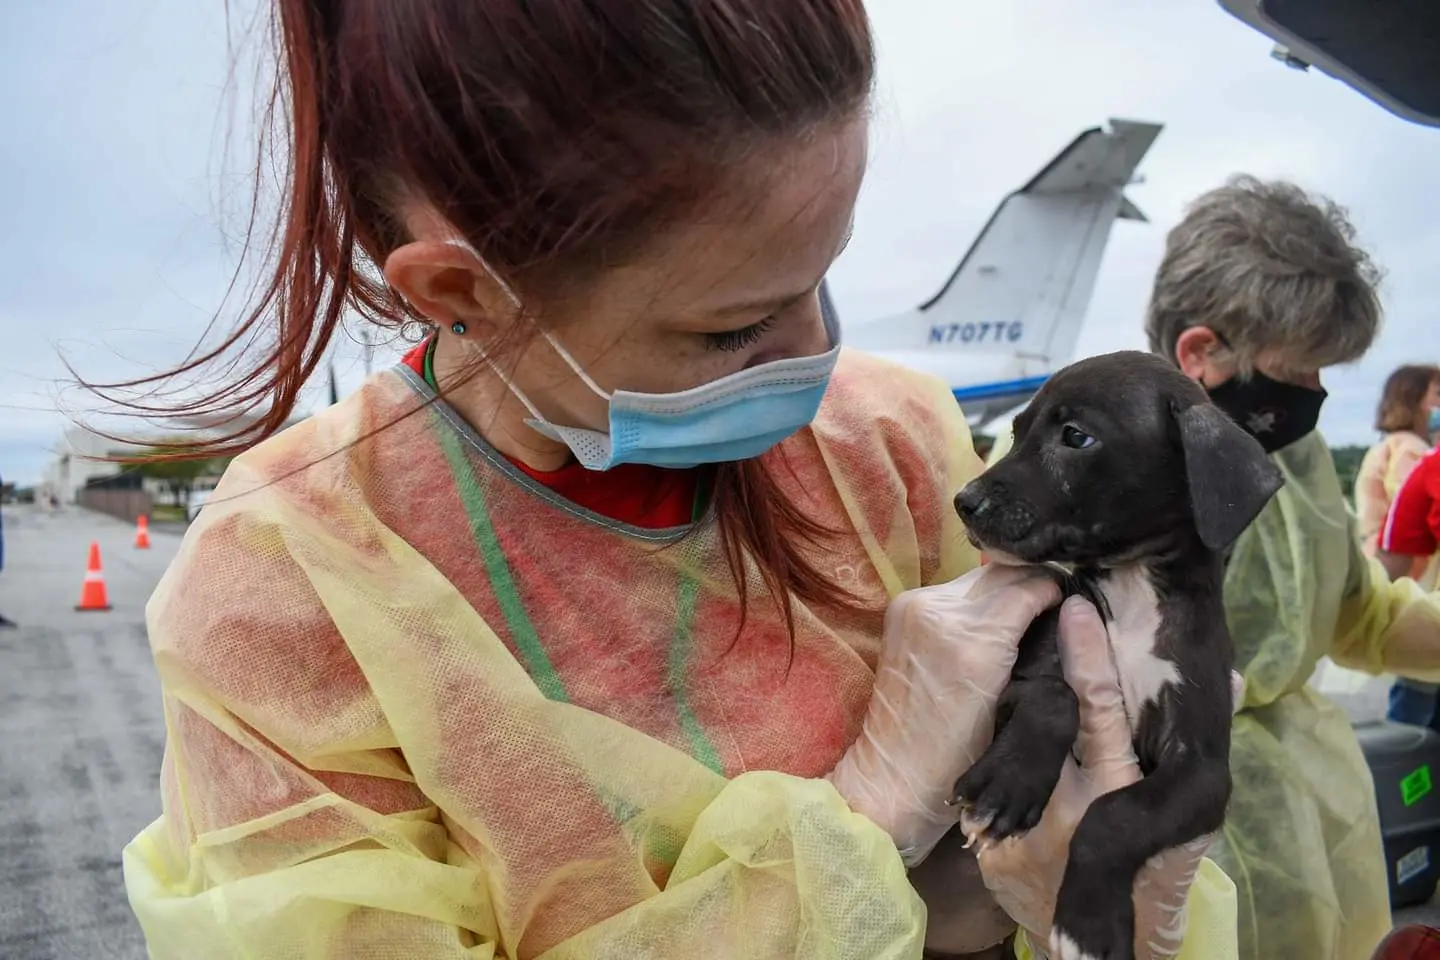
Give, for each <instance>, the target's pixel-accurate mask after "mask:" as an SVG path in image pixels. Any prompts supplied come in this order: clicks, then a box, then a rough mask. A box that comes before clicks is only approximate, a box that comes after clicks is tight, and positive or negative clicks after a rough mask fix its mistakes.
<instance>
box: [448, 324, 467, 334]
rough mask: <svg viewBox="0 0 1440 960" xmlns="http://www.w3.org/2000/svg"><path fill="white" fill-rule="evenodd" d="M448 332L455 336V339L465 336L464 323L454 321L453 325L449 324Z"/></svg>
mask: <svg viewBox="0 0 1440 960" xmlns="http://www.w3.org/2000/svg"><path fill="white" fill-rule="evenodd" d="M450 332H451V333H453V334H455V336H457V337H463V336H465V321H463V320H456V321H455V322H454V323H452V324H450Z"/></svg>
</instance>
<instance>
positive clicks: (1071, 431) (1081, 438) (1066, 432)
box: [1060, 423, 1095, 450]
mask: <svg viewBox="0 0 1440 960" xmlns="http://www.w3.org/2000/svg"><path fill="white" fill-rule="evenodd" d="M1060 442H1061V443H1063V444H1065V446H1067V447H1072V448H1074V449H1076V450H1084V449H1085V448H1086V447H1089V446H1092V445H1093V444H1094V443H1095V438H1094V437H1092V436H1090V434H1088V433H1086V432H1085V431H1084V430H1081V429H1080V428H1079V427H1077V426H1075V425H1074V424H1070V423H1067V424H1065V426H1064V427H1062V428H1061V430H1060Z"/></svg>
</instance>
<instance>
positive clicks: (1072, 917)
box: [1050, 884, 1135, 960]
mask: <svg viewBox="0 0 1440 960" xmlns="http://www.w3.org/2000/svg"><path fill="white" fill-rule="evenodd" d="M1067 886H1069V885H1068V884H1064V885H1062V886H1061V888H1060V896H1059V897H1058V898H1057V901H1056V903H1055V922H1054V925H1053V926H1052V928H1051V931H1050V956H1051V958H1052V960H1135V914H1134V907H1133V905H1132V903H1131V900H1130V897H1128V896H1123V897H1110V896H1107V895H1105V894H1104V893H1100V892H1099V891H1095V890H1091V891H1086V892H1085V893H1082V894H1081V895H1080V896H1078V897H1077V896H1074V895H1073V894H1074V893H1075V891H1074V890H1073V888H1072V889H1071V890H1068V891H1067V890H1066V887H1067ZM1097 893H1098V894H1099V895H1098V896H1097V895H1096V894H1097ZM1077 901H1078V902H1077ZM1110 901H1113V902H1110Z"/></svg>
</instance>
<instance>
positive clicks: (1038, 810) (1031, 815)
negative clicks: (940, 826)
mask: <svg viewBox="0 0 1440 960" xmlns="http://www.w3.org/2000/svg"><path fill="white" fill-rule="evenodd" d="M1055 781H1056V778H1055V777H1052V776H1048V775H1047V773H1046V771H1044V770H1043V769H1039V768H1037V767H1035V766H1026V765H1024V764H1019V763H1014V762H1012V761H1010V760H1009V759H1008V758H1006V757H1005V755H1004V754H1003V753H1001V752H999V751H995V750H991V751H989V752H987V753H986V754H985V756H983V757H981V758H980V762H978V763H976V764H975V766H973V767H971V768H970V769H969V770H968V771H967V772H966V773H965V775H964V776H963V777H961V778H960V779H959V780H957V781H956V782H955V798H954V800H953V801H952V803H954V804H956V805H957V806H959V807H960V808H961V809H962V810H963V811H964V821H965V824H966V825H968V826H969V829H967V830H966V833H967V835H969V836H972V837H973V836H974V835H975V834H976V833H979V834H981V835H982V836H983V838H984V840H985V841H987V842H990V843H999V842H1000V841H1001V840H1004V839H1005V838H1006V837H1010V836H1015V835H1017V834H1023V833H1025V832H1027V831H1029V830H1031V829H1033V828H1034V826H1035V825H1036V824H1037V823H1039V822H1040V816H1041V815H1042V814H1043V813H1044V812H1045V805H1046V804H1048V803H1049V802H1050V794H1051V793H1052V792H1054V790H1055Z"/></svg>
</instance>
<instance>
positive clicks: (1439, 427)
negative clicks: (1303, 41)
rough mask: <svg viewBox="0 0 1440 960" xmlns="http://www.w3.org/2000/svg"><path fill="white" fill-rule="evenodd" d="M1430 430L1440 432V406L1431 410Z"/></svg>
mask: <svg viewBox="0 0 1440 960" xmlns="http://www.w3.org/2000/svg"><path fill="white" fill-rule="evenodd" d="M1430 432H1431V433H1440V407H1436V408H1435V409H1434V410H1431V411H1430Z"/></svg>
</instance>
